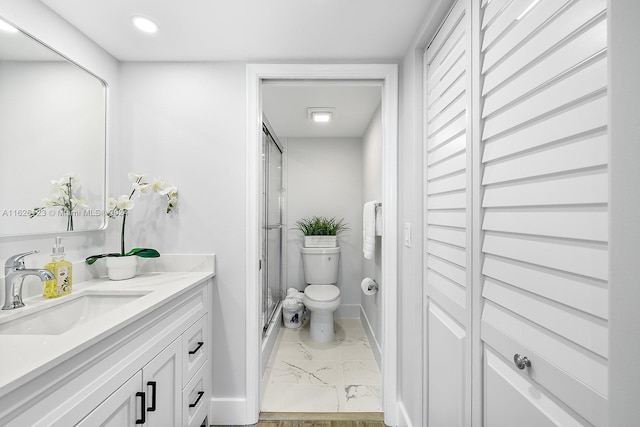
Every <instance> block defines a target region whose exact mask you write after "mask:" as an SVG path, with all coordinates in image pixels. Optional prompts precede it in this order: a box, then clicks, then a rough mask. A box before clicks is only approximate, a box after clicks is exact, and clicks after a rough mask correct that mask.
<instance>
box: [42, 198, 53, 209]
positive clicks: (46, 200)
mask: <svg viewBox="0 0 640 427" xmlns="http://www.w3.org/2000/svg"><path fill="white" fill-rule="evenodd" d="M42 204H43V205H44V207H45V208H50V207H52V206H53V201H52V200H51V199H49V198H48V197H45V198H44V199H42Z"/></svg>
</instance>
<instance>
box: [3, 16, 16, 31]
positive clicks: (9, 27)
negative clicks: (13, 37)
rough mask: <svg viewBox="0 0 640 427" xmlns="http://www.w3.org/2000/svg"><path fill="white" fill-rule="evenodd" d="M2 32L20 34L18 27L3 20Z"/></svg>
mask: <svg viewBox="0 0 640 427" xmlns="http://www.w3.org/2000/svg"><path fill="white" fill-rule="evenodd" d="M0 30H2V31H6V32H7V33H17V32H18V29H17V28H16V27H14V26H13V25H11V24H9V23H7V22H5V21H3V20H2V19H0Z"/></svg>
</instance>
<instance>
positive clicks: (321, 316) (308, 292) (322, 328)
mask: <svg viewBox="0 0 640 427" xmlns="http://www.w3.org/2000/svg"><path fill="white" fill-rule="evenodd" d="M301 252H302V267H303V269H304V281H305V282H306V283H307V287H306V288H305V289H304V297H303V299H302V302H303V304H304V305H305V306H306V307H307V309H309V311H310V312H311V321H310V334H311V340H312V341H314V342H329V341H333V337H334V329H333V312H334V311H336V309H337V308H338V307H339V306H340V289H339V288H338V287H337V286H336V283H338V264H339V261H340V247H335V248H302V249H301Z"/></svg>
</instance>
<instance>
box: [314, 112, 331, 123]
mask: <svg viewBox="0 0 640 427" xmlns="http://www.w3.org/2000/svg"><path fill="white" fill-rule="evenodd" d="M311 117H313V121H314V122H316V123H326V122H328V121H330V120H331V111H315V112H313V113H311Z"/></svg>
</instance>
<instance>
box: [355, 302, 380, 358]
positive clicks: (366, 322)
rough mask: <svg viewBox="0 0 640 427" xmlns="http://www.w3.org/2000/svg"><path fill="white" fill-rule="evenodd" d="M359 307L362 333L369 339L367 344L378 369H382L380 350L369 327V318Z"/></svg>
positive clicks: (378, 343)
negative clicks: (369, 345)
mask: <svg viewBox="0 0 640 427" xmlns="http://www.w3.org/2000/svg"><path fill="white" fill-rule="evenodd" d="M359 307H360V320H362V326H363V327H364V332H365V333H366V334H367V338H369V344H371V350H372V351H373V357H374V358H375V359H376V362H377V363H378V368H379V369H382V348H381V347H380V342H378V339H377V338H376V336H375V334H374V333H373V328H372V327H371V323H369V318H368V317H367V313H365V312H364V309H363V308H362V306H359Z"/></svg>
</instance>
